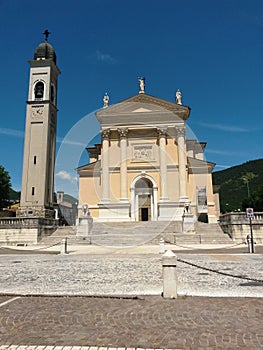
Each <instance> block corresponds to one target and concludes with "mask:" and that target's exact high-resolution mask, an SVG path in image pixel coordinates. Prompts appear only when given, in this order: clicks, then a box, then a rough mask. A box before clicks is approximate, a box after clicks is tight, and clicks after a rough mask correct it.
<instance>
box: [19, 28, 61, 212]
mask: <svg viewBox="0 0 263 350" xmlns="http://www.w3.org/2000/svg"><path fill="white" fill-rule="evenodd" d="M43 34H44V35H45V41H44V42H42V43H41V44H39V45H38V47H37V48H36V50H35V53H34V59H33V60H30V61H29V65H30V77H29V90H28V100H27V107H26V127H25V140H24V161H23V175H22V189H21V200H20V208H19V210H18V211H17V216H20V217H28V216H31V217H43V218H53V217H54V210H53V192H54V168H55V153H56V128H57V112H58V109H57V83H58V75H59V74H60V71H59V69H58V67H57V65H56V53H55V50H54V49H53V47H52V46H51V45H50V44H49V42H48V36H49V34H50V33H49V31H48V30H45V32H44V33H43Z"/></svg>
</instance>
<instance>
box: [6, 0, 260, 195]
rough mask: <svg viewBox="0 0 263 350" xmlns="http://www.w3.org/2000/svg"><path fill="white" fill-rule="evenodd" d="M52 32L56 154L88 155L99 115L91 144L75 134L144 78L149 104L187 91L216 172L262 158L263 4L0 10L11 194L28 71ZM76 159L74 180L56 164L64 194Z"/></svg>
mask: <svg viewBox="0 0 263 350" xmlns="http://www.w3.org/2000/svg"><path fill="white" fill-rule="evenodd" d="M46 28H48V29H49V31H50V32H51V33H52V34H51V35H50V40H49V41H50V43H51V44H52V45H53V47H54V48H55V50H56V54H57V65H58V67H59V68H60V70H61V72H62V74H61V76H60V79H59V91H58V108H59V114H58V128H57V136H58V142H57V149H58V150H59V147H60V145H61V142H62V140H63V138H64V137H65V136H66V135H67V134H68V133H69V134H68V135H70V137H69V136H68V137H67V139H69V138H70V142H68V144H71V148H68V151H67V152H68V153H70V154H72V155H74V154H75V153H74V152H75V151H74V147H78V151H77V153H79V152H81V153H82V151H83V150H84V149H85V144H86V143H88V142H90V140H91V139H92V136H95V135H96V133H97V131H98V125H97V123H96V122H95V121H94V115H91V116H90V117H88V119H87V118H86V122H87V121H88V124H87V126H86V127H85V128H87V136H85V135H86V134H85V128H84V130H82V134H81V135H78V132H77V131H76V130H75V131H74V132H73V134H71V132H70V130H72V128H73V130H74V126H75V125H76V124H77V123H78V122H79V121H80V120H83V117H85V116H86V115H89V114H90V113H91V112H93V111H94V110H96V109H98V108H101V107H102V98H103V95H104V93H105V92H106V91H107V92H108V94H109V95H110V104H113V103H116V102H118V101H121V100H122V99H125V98H128V97H130V96H132V95H135V94H136V93H138V82H137V78H138V76H144V77H145V78H146V93H148V94H151V95H154V96H157V97H160V98H164V99H167V100H170V101H174V96H175V92H176V90H177V89H178V88H180V90H181V91H182V95H183V104H184V105H186V106H190V107H191V115H190V119H189V122H188V125H189V127H190V129H191V130H192V131H193V132H194V134H195V135H196V137H197V138H198V140H199V141H206V142H207V148H206V159H207V160H209V161H212V162H215V163H216V164H217V167H216V170H221V169H224V168H226V167H229V166H233V165H237V164H241V163H244V162H246V161H248V160H252V159H258V158H262V154H263V143H262V131H263V130H262V129H263V124H262V119H263V108H262V107H263V45H262V35H263V1H262V0H250V1H247V0H245V1H244V0H221V1H217V0H198V1H197V0H188V1H182V0H181V1H177V0H164V1H156V0H151V1H150V0H145V1H137V0H133V1H126V0H122V1H119V0H116V1H114V0H108V1H104V0H101V1H98V0H93V1H90V0H88V1H87V0H77V1H66V0H63V1H62V0H56V1H49V0H46V1H45V2H39V1H35V0H34V1H33V0H24V1H19V0H0V30H1V55H0V61H1V62H0V63H1V64H0V67H1V85H0V92H1V124H0V148H1V150H2V151H1V158H0V164H1V165H3V166H4V167H5V168H6V170H7V171H9V174H10V176H11V180H12V184H13V188H14V189H16V190H19V189H20V186H21V173H22V160H23V135H24V126H25V109H26V100H27V92H28V77H29V65H28V63H27V61H28V60H30V59H32V58H33V54H34V50H35V48H36V47H37V46H38V44H39V43H40V42H42V41H43V39H44V36H43V35H42V32H43V31H44V30H45V29H46ZM84 119H85V118H84ZM79 125H82V124H79ZM81 128H82V129H83V127H81ZM68 146H69V145H68ZM80 150H81V151H80ZM79 158H80V160H78V159H77V160H76V159H75V162H76V164H74V160H72V164H71V163H70V162H69V164H68V165H67V166H69V165H70V167H71V170H68V169H63V165H61V164H58V168H57V170H56V173H57V174H59V176H58V177H59V178H60V179H61V180H63V181H64V185H65V187H66V182H67V181H68V182H71V183H73V182H75V176H76V173H75V172H74V168H75V167H76V166H78V165H82V164H84V163H85V162H86V160H87V158H85V152H84V154H81V156H79ZM63 171H65V172H64V173H63ZM69 173H70V174H69ZM64 185H63V182H61V183H59V184H58V186H59V187H60V189H61V188H62V189H63V186H64ZM57 189H58V188H57Z"/></svg>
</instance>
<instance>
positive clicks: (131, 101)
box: [96, 94, 190, 125]
mask: <svg viewBox="0 0 263 350" xmlns="http://www.w3.org/2000/svg"><path fill="white" fill-rule="evenodd" d="M189 114H190V108H189V107H185V106H182V105H179V104H177V103H174V102H171V101H167V100H163V99H160V98H157V97H154V96H151V95H147V94H138V95H135V96H132V97H130V98H128V99H126V100H123V101H121V102H119V103H116V104H114V105H111V106H108V107H106V108H103V109H101V110H99V111H98V112H96V116H97V118H98V120H99V122H100V123H101V124H102V125H110V124H114V123H120V124H122V123H124V124H126V122H129V121H135V122H136V121H145V118H146V119H147V118H150V116H151V117H152V120H155V121H156V122H160V123H161V122H162V120H164V121H167V122H168V121H172V120H173V121H178V122H180V121H185V120H186V119H187V118H188V117H189ZM157 119H158V121H157Z"/></svg>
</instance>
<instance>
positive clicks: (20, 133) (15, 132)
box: [0, 128, 25, 138]
mask: <svg viewBox="0 0 263 350" xmlns="http://www.w3.org/2000/svg"><path fill="white" fill-rule="evenodd" d="M0 134H2V135H8V136H15V137H21V138H23V137H24V134H25V133H24V131H21V130H15V129H5V128H0Z"/></svg>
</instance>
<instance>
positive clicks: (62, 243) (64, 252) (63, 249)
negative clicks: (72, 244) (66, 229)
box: [60, 238, 68, 254]
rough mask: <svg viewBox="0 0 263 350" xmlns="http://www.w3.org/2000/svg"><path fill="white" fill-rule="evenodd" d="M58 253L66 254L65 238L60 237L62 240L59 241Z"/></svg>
mask: <svg viewBox="0 0 263 350" xmlns="http://www.w3.org/2000/svg"><path fill="white" fill-rule="evenodd" d="M60 254H68V251H67V238H64V239H62V241H61V246H60Z"/></svg>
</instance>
